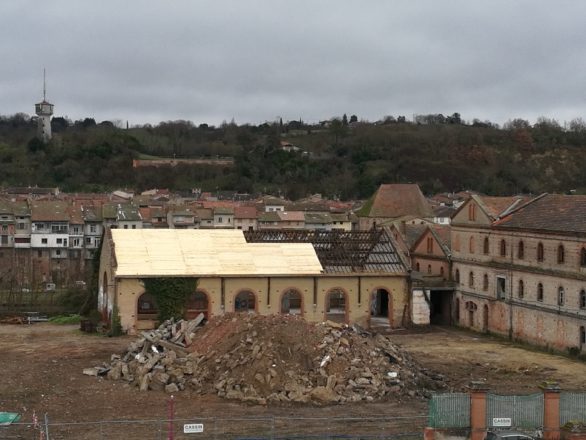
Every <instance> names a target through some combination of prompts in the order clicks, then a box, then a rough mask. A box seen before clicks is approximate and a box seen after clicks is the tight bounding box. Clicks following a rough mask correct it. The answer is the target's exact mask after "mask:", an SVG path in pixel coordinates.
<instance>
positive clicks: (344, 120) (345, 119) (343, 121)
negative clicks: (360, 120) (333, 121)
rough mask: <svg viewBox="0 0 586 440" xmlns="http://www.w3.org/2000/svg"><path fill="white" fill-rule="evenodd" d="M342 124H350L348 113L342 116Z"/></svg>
mask: <svg viewBox="0 0 586 440" xmlns="http://www.w3.org/2000/svg"><path fill="white" fill-rule="evenodd" d="M342 125H348V116H346V113H344V116H342Z"/></svg>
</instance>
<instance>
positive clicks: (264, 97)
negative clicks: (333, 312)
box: [0, 0, 586, 124]
mask: <svg viewBox="0 0 586 440" xmlns="http://www.w3.org/2000/svg"><path fill="white" fill-rule="evenodd" d="M43 67H46V69H47V87H48V91H47V99H48V100H49V101H50V102H52V103H53V104H54V105H55V115H59V116H68V117H69V118H71V119H79V118H82V117H94V118H96V120H98V121H101V120H104V119H109V120H115V119H118V120H123V121H126V120H128V121H129V123H130V124H140V123H147V122H148V123H156V122H159V121H165V120H175V119H188V120H192V121H193V122H194V123H196V124H199V123H202V122H206V123H210V124H218V123H220V122H221V121H223V120H228V121H229V120H231V119H232V118H234V119H235V120H236V122H238V123H244V122H251V123H259V122H264V121H267V120H275V119H276V118H277V117H279V116H280V117H282V118H283V119H284V120H291V119H299V118H302V119H303V120H306V121H318V120H321V119H328V118H331V117H333V116H337V115H342V114H343V113H347V114H348V115H351V114H356V115H358V117H359V118H360V119H368V120H376V119H380V118H382V117H383V116H384V115H394V116H397V115H406V116H407V117H409V118H410V117H412V116H413V114H425V113H443V114H446V115H447V114H451V113H454V112H459V113H461V115H462V117H463V119H465V120H472V119H473V118H479V119H482V120H484V119H489V120H491V121H494V122H498V123H502V122H504V121H506V120H508V119H510V118H513V117H521V118H525V119H529V120H534V119H535V118H536V117H538V116H540V115H543V116H547V117H554V118H556V119H558V120H560V121H564V120H570V119H572V118H574V117H583V118H584V119H586V99H585V98H586V2H583V1H579V0H575V1H551V0H547V1H541V0H527V1H515V0H500V1H497V0H484V1H470V0H460V1H456V0H454V1H450V0H442V1H438V0H426V1H423V0H418V1H414V0H406V1H391V0H380V1H375V0H372V1H358V0H351V1H346V0H331V1H326V0H321V1H320V0H233V1H223V0H210V1H197V0H165V1H163V0H158V1H155V0H140V1H139V0H99V1H89V0H88V1H75V0H67V1H65V0H50V1H49V0H47V1H41V0H28V1H27V0H2V1H1V2H0V114H3V115H8V114H13V113H17V112H24V113H29V114H32V113H33V111H34V103H35V102H38V101H40V100H41V98H42V79H43Z"/></svg>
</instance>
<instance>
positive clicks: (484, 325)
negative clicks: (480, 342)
mask: <svg viewBox="0 0 586 440" xmlns="http://www.w3.org/2000/svg"><path fill="white" fill-rule="evenodd" d="M482 331H483V332H488V306H487V305H486V304H485V305H484V307H483V308H482Z"/></svg>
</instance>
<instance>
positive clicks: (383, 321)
mask: <svg viewBox="0 0 586 440" xmlns="http://www.w3.org/2000/svg"><path fill="white" fill-rule="evenodd" d="M392 308H393V305H392V302H391V294H390V293H389V291H388V290H387V289H375V290H374V291H373V292H372V294H371V295H370V320H371V322H370V325H371V326H372V325H384V326H387V325H391V324H392V322H391V321H392V313H391V312H392Z"/></svg>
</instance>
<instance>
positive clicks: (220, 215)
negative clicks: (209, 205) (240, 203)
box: [213, 208, 234, 229]
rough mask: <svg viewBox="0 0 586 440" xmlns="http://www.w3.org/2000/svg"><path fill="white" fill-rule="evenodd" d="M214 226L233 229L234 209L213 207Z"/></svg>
mask: <svg viewBox="0 0 586 440" xmlns="http://www.w3.org/2000/svg"><path fill="white" fill-rule="evenodd" d="M213 211H214V228H220V229H234V209H233V208H214V209H213Z"/></svg>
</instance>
